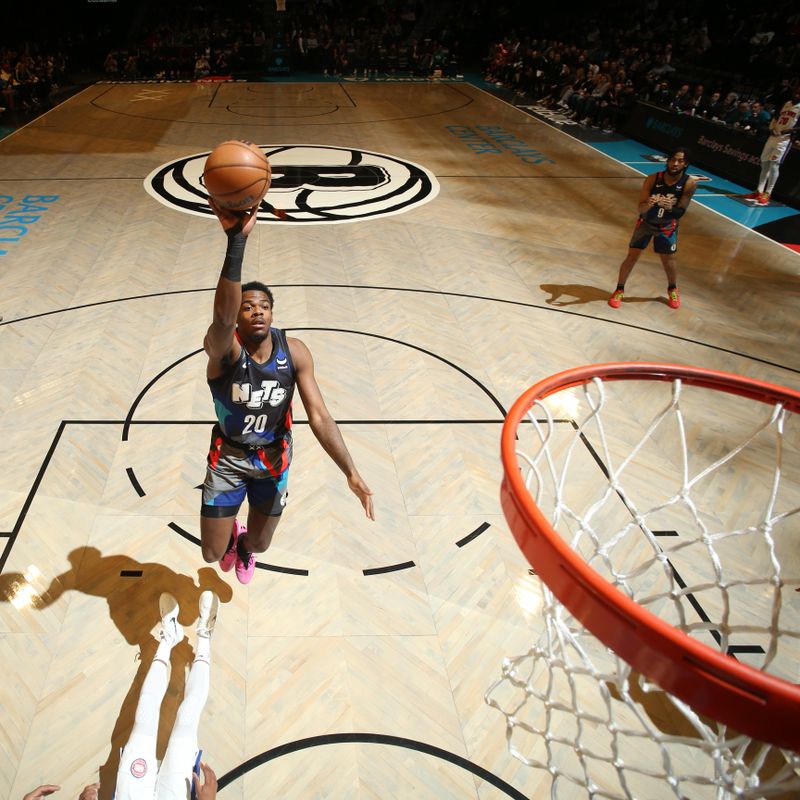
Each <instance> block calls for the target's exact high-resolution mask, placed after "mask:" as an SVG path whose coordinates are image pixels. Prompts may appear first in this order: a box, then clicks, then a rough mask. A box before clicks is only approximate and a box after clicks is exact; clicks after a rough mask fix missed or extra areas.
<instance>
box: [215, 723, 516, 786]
mask: <svg viewBox="0 0 800 800" xmlns="http://www.w3.org/2000/svg"><path fill="white" fill-rule="evenodd" d="M333 744H382V745H389V746H391V747H402V748H405V749H406V750H415V751H417V752H418V753H424V754H426V755H429V756H434V757H435V758H439V759H441V760H443V761H447V762H449V763H450V764H453V765H454V766H456V767H461V769H464V770H466V771H467V772H471V773H472V774H473V775H475V776H476V777H477V778H480V779H481V780H483V781H485V782H486V783H489V784H491V785H492V786H494V787H495V788H496V789H499V790H500V791H501V792H503V793H504V794H505V795H507V796H508V797H511V798H513V799H514V800H529V798H528V797H527V796H526V795H524V794H522V792H520V791H519V790H517V789H515V788H514V787H513V786H512V785H511V784H509V783H506V782H505V781H504V780H503V779H502V778H499V777H498V776H497V775H495V774H494V773H492V772H489V770H487V769H485V768H484V767H481V766H479V765H478V764H475V763H474V762H473V761H470V760H469V759H467V758H464V757H463V756H458V755H456V754H455V753H451V752H449V751H448V750H443V749H442V748H441V747H436V746H435V745H432V744H427V743H426V742H420V741H417V740H416V739H407V738H405V737H403V736H389V735H388V734H384V733H329V734H324V735H322V736H310V737H308V738H307V739H297V740H295V741H294V742H287V743H286V744H282V745H278V746H277V747H273V748H272V749H270V750H267V751H265V752H263V753H260V754H259V755H257V756H253V757H252V758H249V759H248V760H247V761H245V762H244V763H243V764H241V765H239V766H238V767H235V768H234V769H232V770H231V771H230V772H227V773H225V775H223V776H222V777H221V778H220V779H219V783H218V786H219V789H220V790H222V789H224V788H225V787H226V786H228V785H230V784H231V783H233V782H234V781H235V780H238V779H239V778H241V777H242V776H243V775H246V774H247V773H248V772H250V770H252V769H255V768H256V767H260V766H261V765H262V764H266V763H268V762H269V761H274V760H275V759H277V758H280V757H281V756H286V755H290V754H291V753H296V752H298V751H300V750H308V749H310V748H312V747H321V746H323V745H333Z"/></svg>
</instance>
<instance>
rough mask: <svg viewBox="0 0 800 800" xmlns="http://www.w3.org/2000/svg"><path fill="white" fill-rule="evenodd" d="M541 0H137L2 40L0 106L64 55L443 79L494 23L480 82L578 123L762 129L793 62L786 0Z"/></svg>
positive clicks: (61, 66)
mask: <svg viewBox="0 0 800 800" xmlns="http://www.w3.org/2000/svg"><path fill="white" fill-rule="evenodd" d="M101 5H102V4H101ZM281 5H283V6H285V10H284V11H279V10H278V6H281ZM537 8H538V6H537V5H536V4H531V3H529V2H527V3H526V2H522V0H519V2H515V0H501V2H500V3H499V4H492V6H491V7H487V6H486V4H482V3H480V2H479V0H466V2H464V0H461V1H460V2H457V0H441V1H438V2H434V0H303V2H297V1H296V0H287V2H286V3H282V2H278V3H277V4H273V2H272V0H269V2H263V0H239V2H238V3H236V4H234V5H231V4H230V3H227V2H223V0H174V2H170V3H162V4H160V5H159V4H156V3H146V2H145V3H142V4H141V7H140V9H139V13H137V14H136V15H135V16H134V17H133V18H129V19H127V20H125V29H124V30H121V29H120V28H117V29H116V30H113V29H112V28H111V27H107V26H103V25H96V26H94V27H92V26H87V25H86V24H84V25H82V26H79V27H76V28H75V29H73V30H71V31H61V32H60V38H59V39H58V46H52V41H53V40H52V37H51V39H50V40H49V43H48V44H47V45H43V44H41V43H40V45H39V46H38V47H37V46H33V45H31V44H30V43H26V44H25V45H24V46H23V47H18V48H16V49H11V48H0V52H1V53H2V57H0V108H7V109H14V108H19V109H34V110H35V109H36V108H37V107H43V106H46V105H47V103H48V102H49V101H50V100H51V99H52V98H53V96H54V94H55V93H56V92H57V91H58V88H59V86H60V85H62V84H63V82H64V76H65V71H66V68H67V55H68V56H69V58H70V60H75V61H77V60H78V59H79V58H81V59H84V60H85V59H90V60H92V61H94V62H96V63H90V64H82V65H81V66H83V67H84V69H86V70H87V71H94V72H95V74H96V75H97V77H105V78H107V79H110V80H198V79H208V78H211V77H214V76H218V77H225V76H231V75H232V76H235V77H252V76H256V77H263V76H264V65H265V64H266V63H267V62H268V60H269V57H270V54H271V53H274V52H275V51H276V50H279V51H281V52H282V53H284V54H285V56H284V59H283V63H285V64H286V65H291V67H290V68H291V69H292V70H293V71H296V72H310V73H316V74H322V75H323V76H325V75H327V76H331V77H341V76H345V77H359V78H361V79H364V78H377V77H383V76H392V75H395V74H398V75H408V76H416V77H427V78H430V77H444V78H446V77H454V76H456V75H459V74H463V72H464V71H465V69H466V68H467V64H468V63H469V62H470V61H473V60H474V61H476V62H477V60H478V59H479V58H480V57H481V54H485V53H486V52H487V50H486V42H487V41H489V40H490V38H491V37H494V43H493V44H492V45H491V47H490V49H489V54H488V57H486V58H485V59H484V61H485V63H484V73H485V78H486V80H487V81H490V82H492V83H494V84H498V85H501V86H505V87H507V88H508V89H510V90H512V91H514V92H517V93H518V94H520V95H524V96H526V97H527V98H529V99H531V100H532V101H534V102H539V103H542V104H544V105H548V106H550V107H552V108H557V109H560V110H561V111H563V112H564V113H565V114H568V115H570V116H571V117H572V118H573V119H574V120H575V121H576V122H578V123H581V124H584V125H591V126H596V127H599V128H603V129H605V130H609V131H610V130H614V129H618V128H620V127H621V126H622V124H623V123H624V120H625V117H626V115H627V114H629V113H630V110H631V109H632V108H633V107H634V105H635V103H636V102H637V100H645V101H649V102H651V103H655V104H657V105H660V106H663V107H666V108H671V109H673V110H674V111H675V112H676V113H685V114H693V115H695V116H701V117H704V118H706V119H709V120H712V121H716V122H718V123H720V124H725V125H731V126H734V127H738V128H741V129H742V130H745V131H748V132H750V133H752V134H753V135H756V136H760V135H765V132H766V129H767V127H768V125H769V119H770V117H771V115H772V114H773V113H774V111H775V110H776V109H778V108H780V106H781V104H782V103H783V102H784V100H785V99H787V98H788V97H789V96H791V91H792V86H793V83H795V82H796V81H797V76H798V74H800V10H798V9H797V8H796V7H795V5H794V3H793V2H792V0H777V2H776V3H773V4H772V5H771V6H770V7H769V9H771V10H768V9H767V7H765V8H764V9H761V10H753V9H752V8H750V7H748V6H747V5H745V3H744V0H725V2H723V3H722V4H721V5H720V4H718V3H711V2H710V1H709V2H706V1H705V0H672V2H667V0H642V3H641V4H640V5H639V6H637V10H636V13H635V14H632V13H631V9H630V5H629V4H628V3H627V0H624V1H623V0H610V2H608V3H606V4H604V6H603V10H602V18H599V17H597V16H595V15H597V13H598V10H597V6H596V4H594V5H593V4H591V3H589V2H584V0H573V2H572V3H571V4H569V5H568V6H565V7H564V10H563V11H561V10H560V9H558V8H551V9H548V11H547V13H546V14H543V13H541V10H538V11H537ZM88 9H89V6H87V7H86V9H85V11H86V13H88ZM89 30H91V31H92V32H91V33H89V32H88V31H89ZM89 36H92V37H93V38H92V39H91V41H89V39H88V38H87V37H89ZM100 48H102V52H101V53H99V52H98V51H99V50H100ZM476 48H477V49H476ZM65 54H66V55H65Z"/></svg>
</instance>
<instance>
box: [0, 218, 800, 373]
mask: <svg viewBox="0 0 800 800" xmlns="http://www.w3.org/2000/svg"><path fill="white" fill-rule="evenodd" d="M748 230H749V229H748ZM765 238H766V237H765ZM767 241H770V242H773V243H776V242H775V241H774V239H767ZM271 288H273V289H312V288H316V289H366V290H369V291H383V292H403V293H408V294H430V295H439V296H440V297H458V298H464V299H467V300H486V301H487V302H490V303H500V304H501V305H510V306H519V307H520V308H531V309H536V310H539V311H548V312H551V313H556V314H565V315H567V316H570V317H578V318H581V319H588V320H591V321H592V322H597V323H607V324H609V325H617V326H620V327H622V328H627V329H628V330H632V331H641V332H643V333H649V334H652V335H654V336H664V337H666V338H668V339H672V340H674V341H676V342H685V343H687V344H692V345H696V346H698V347H705V348H708V349H709V350H714V351H716V352H718V353H727V354H728V355H732V356H736V357H737V358H744V359H747V360H748V361H753V362H755V363H756V364H765V365H766V366H769V367H776V368H777V369H782V370H786V371H787V372H792V373H794V374H796V375H800V368H797V367H790V366H787V365H786V364H780V363H778V362H777V361H769V360H768V359H766V358H759V357H758V356H753V355H749V354H748V353H743V352H741V351H739V350H733V349H731V348H730V347H722V346H721V345H716V344H711V343H709V342H702V341H700V340H699V339H692V338H690V337H688V336H679V335H678V334H675V333H667V332H666V331H659V330H656V329H654V328H647V327H645V326H644V325H634V324H632V323H630V322H624V321H622V320H619V319H607V318H606V317H594V316H592V315H591V314H585V313H582V312H580V311H571V310H568V309H565V308H553V307H552V306H551V305H550V304H548V303H544V304H539V303H526V302H524V301H522V300H507V299H505V298H502V297H489V296H487V295H479V294H467V293H466V292H447V291H440V290H436V289H410V288H404V287H401V286H374V285H370V284H363V285H359V284H356V285H354V284H348V283H276V284H273V285H272V287H271ZM213 291H215V287H209V288H206V289H179V290H177V291H169V292H152V293H150V294H140V295H131V296H129V297H120V298H117V299H115V300H99V301H97V302H95V303H84V304H82V305H79V306H67V307H65V308H60V309H55V310H53V311H43V312H41V313H39V314H31V315H30V316H27V317H18V318H17V319H9V320H3V321H2V322H0V327H3V326H4V325H12V324H15V323H18V322H28V321H29V320H33V319H40V318H42V317H49V316H52V315H53V314H62V313H67V312H71V311H80V310H82V309H86V308H94V307H96V306H104V305H111V304H112V303H125V302H128V301H129V300H147V299H153V298H157V297H168V296H171V295H181V294H192V293H196V292H213Z"/></svg>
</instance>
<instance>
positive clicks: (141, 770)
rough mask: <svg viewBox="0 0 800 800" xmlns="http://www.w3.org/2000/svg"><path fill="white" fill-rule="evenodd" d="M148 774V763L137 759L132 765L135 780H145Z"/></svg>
mask: <svg viewBox="0 0 800 800" xmlns="http://www.w3.org/2000/svg"><path fill="white" fill-rule="evenodd" d="M146 774H147V762H146V761H145V760H144V759H143V758H137V759H136V761H134V762H133V764H131V775H133V777H134V778H143V777H144V776H145V775H146Z"/></svg>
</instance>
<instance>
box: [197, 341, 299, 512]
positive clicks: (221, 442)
mask: <svg viewBox="0 0 800 800" xmlns="http://www.w3.org/2000/svg"><path fill="white" fill-rule="evenodd" d="M270 336H271V337H272V353H271V355H270V357H269V359H268V360H267V361H266V363H264V364H259V363H257V362H256V361H254V360H253V359H252V358H251V356H250V355H249V354H248V352H247V350H245V348H244V347H242V351H241V353H240V355H239V358H238V359H237V360H236V362H235V363H234V364H232V365H231V366H230V368H229V369H228V371H227V372H225V373H224V374H223V375H220V376H219V377H218V378H214V379H212V380H209V382H208V386H209V389H210V390H211V395H212V397H213V398H214V409H215V411H216V415H217V423H216V424H215V425H214V429H213V431H212V433H211V447H210V449H209V454H208V465H207V470H206V480H205V483H204V484H203V505H202V509H201V513H202V514H203V515H204V516H211V517H219V516H233V515H234V514H236V512H237V511H238V509H239V506H240V505H241V504H242V502H243V501H244V498H245V495H246V496H247V498H248V500H249V502H250V505H251V506H253V507H255V508H257V509H258V510H259V511H262V512H263V513H265V514H268V515H271V516H277V515H279V514H280V513H281V512H282V511H283V506H284V505H285V503H286V496H287V492H286V485H287V479H288V473H289V465H290V463H291V460H292V397H293V395H294V387H295V368H294V364H293V363H292V356H291V353H290V352H289V345H288V342H287V341H286V334H285V333H284V331H282V330H279V329H278V328H270Z"/></svg>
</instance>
